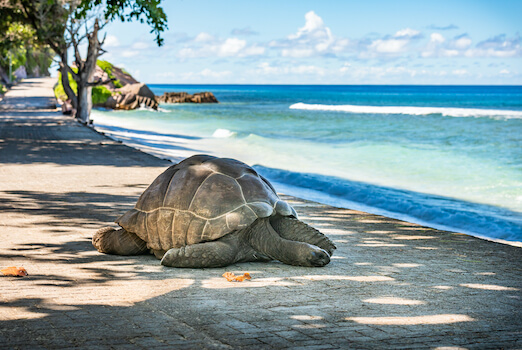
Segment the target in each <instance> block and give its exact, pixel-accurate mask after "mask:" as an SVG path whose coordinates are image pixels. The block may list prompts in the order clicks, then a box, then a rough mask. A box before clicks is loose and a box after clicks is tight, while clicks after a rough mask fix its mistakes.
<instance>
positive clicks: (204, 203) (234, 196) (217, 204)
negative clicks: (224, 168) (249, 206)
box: [188, 173, 245, 219]
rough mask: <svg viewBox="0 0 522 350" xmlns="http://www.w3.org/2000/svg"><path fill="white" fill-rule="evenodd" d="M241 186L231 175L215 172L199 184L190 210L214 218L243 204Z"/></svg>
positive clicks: (206, 217) (207, 217)
mask: <svg viewBox="0 0 522 350" xmlns="http://www.w3.org/2000/svg"><path fill="white" fill-rule="evenodd" d="M244 203H245V202H244V201H243V196H242V195H241V188H240V186H239V184H238V183H237V181H236V180H234V179H233V178H231V177H230V176H226V175H223V174H220V173H213V174H212V175H210V176H208V177H207V178H206V179H205V180H204V181H203V183H201V185H199V186H198V189H197V191H196V192H195V194H194V196H193V198H192V202H191V204H190V207H189V208H188V210H189V211H190V212H193V213H194V214H196V215H199V216H202V217H204V218H205V219H214V218H216V217H218V216H220V215H223V214H224V213H228V212H230V211H233V210H234V209H235V208H237V207H239V206H241V205H243V204H244Z"/></svg>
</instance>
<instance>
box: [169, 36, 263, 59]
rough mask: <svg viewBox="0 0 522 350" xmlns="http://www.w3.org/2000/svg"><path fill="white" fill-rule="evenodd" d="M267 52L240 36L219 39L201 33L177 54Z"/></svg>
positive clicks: (241, 54) (182, 55)
mask: <svg viewBox="0 0 522 350" xmlns="http://www.w3.org/2000/svg"><path fill="white" fill-rule="evenodd" d="M264 53H265V48H264V47H262V46H259V45H257V44H253V45H248V44H247V42H246V40H243V39H238V38H227V39H224V40H223V39H219V38H216V37H213V36H211V35H210V34H207V33H200V34H198V35H197V36H196V38H194V40H192V41H190V42H188V43H186V44H185V47H183V48H182V49H180V50H179V51H178V52H177V56H178V57H180V58H182V59H185V58H207V57H211V58H212V57H214V58H215V57H248V56H259V55H263V54H264Z"/></svg>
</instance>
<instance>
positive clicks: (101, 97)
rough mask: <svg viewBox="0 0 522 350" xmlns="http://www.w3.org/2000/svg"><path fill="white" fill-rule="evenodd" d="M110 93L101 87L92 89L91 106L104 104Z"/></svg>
mask: <svg viewBox="0 0 522 350" xmlns="http://www.w3.org/2000/svg"><path fill="white" fill-rule="evenodd" d="M111 95H112V92H111V91H110V90H109V89H107V88H106V87H105V86H103V85H99V86H95V87H93V88H92V104H95V105H96V104H101V103H105V102H106V101H107V99H108V98H109V97H111Z"/></svg>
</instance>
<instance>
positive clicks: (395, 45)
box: [368, 39, 409, 53]
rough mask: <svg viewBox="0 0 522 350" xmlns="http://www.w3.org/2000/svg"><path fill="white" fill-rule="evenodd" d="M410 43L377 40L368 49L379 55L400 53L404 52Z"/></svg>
mask: <svg viewBox="0 0 522 350" xmlns="http://www.w3.org/2000/svg"><path fill="white" fill-rule="evenodd" d="M408 42H409V41H408V40H398V39H389V40H375V41H373V42H372V43H371V45H370V46H369V47H368V48H369V49H370V50H374V51H376V52H378V53H399V52H402V51H404V48H405V47H406V45H408Z"/></svg>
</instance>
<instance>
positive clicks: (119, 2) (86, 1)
mask: <svg viewBox="0 0 522 350" xmlns="http://www.w3.org/2000/svg"><path fill="white" fill-rule="evenodd" d="M160 4H161V0H81V2H80V5H79V6H78V10H77V11H76V13H75V17H76V18H78V19H83V18H85V17H86V16H87V14H88V12H89V11H91V10H92V9H94V8H95V7H97V6H100V5H101V6H102V8H104V16H105V19H106V20H108V21H109V22H111V21H113V20H115V19H119V20H120V21H122V22H125V21H127V22H132V21H133V20H138V21H139V22H140V23H145V22H147V24H148V25H149V27H151V28H152V29H151V31H150V32H151V33H154V35H155V39H154V40H155V41H156V43H157V44H158V46H161V45H163V38H162V37H161V33H162V32H163V31H165V29H168V27H167V15H166V14H165V12H164V11H163V8H161V7H160V6H159V5H160Z"/></svg>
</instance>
